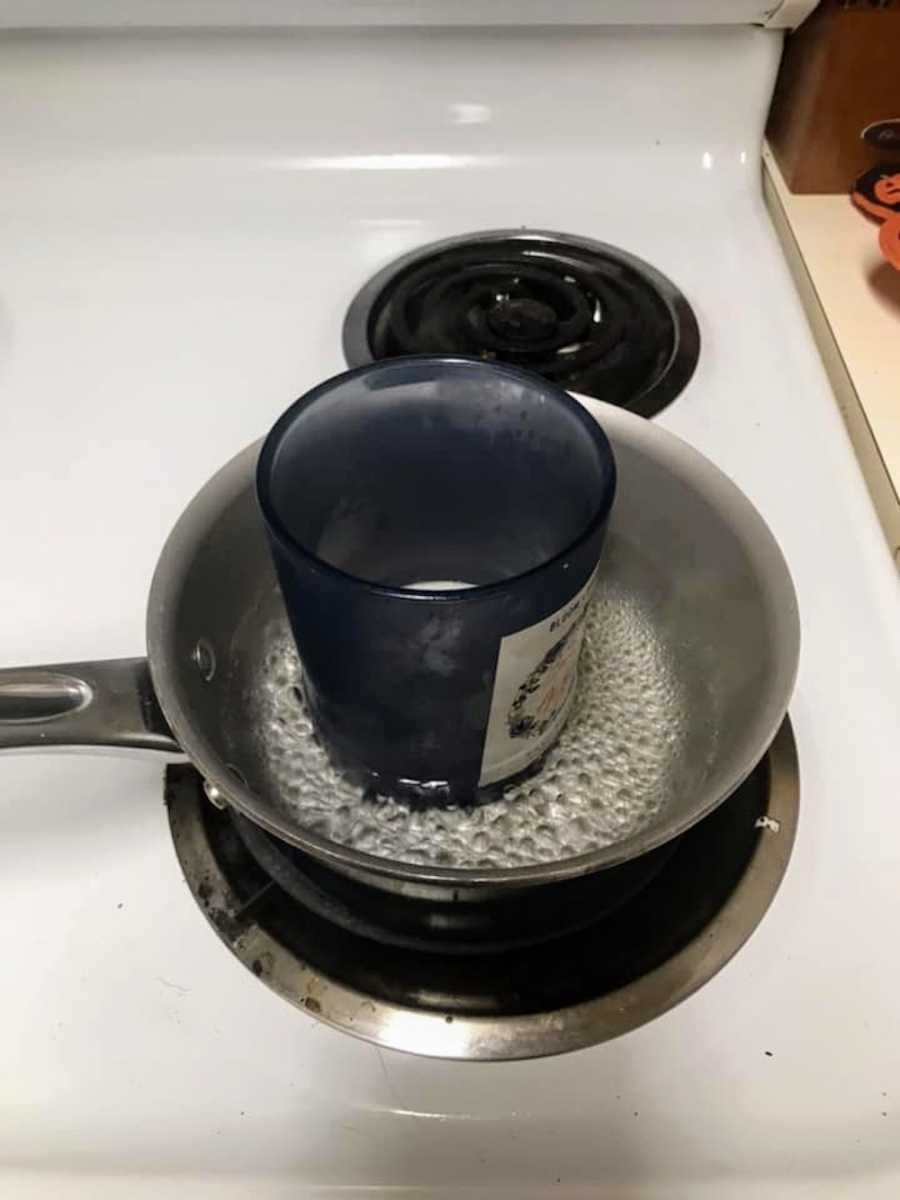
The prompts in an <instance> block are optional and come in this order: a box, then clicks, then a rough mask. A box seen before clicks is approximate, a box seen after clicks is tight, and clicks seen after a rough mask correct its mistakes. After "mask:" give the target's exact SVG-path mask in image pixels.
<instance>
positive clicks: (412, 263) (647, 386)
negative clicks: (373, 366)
mask: <svg viewBox="0 0 900 1200" xmlns="http://www.w3.org/2000/svg"><path fill="white" fill-rule="evenodd" d="M343 341H344V354H345V356H346V358H347V362H348V363H349V364H350V366H352V367H356V366H362V365H363V364H364V363H368V362H372V361H373V360H376V359H382V358H394V357H397V356H398V355H407V354H462V355H466V356H468V357H471V358H480V359H487V360H496V361H499V362H506V363H512V364H514V365H515V366H519V367H524V368H527V369H528V370H531V371H534V372H536V373H537V374H539V375H543V376H544V378H546V379H550V380H553V381H554V382H556V383H558V384H560V385H561V386H562V387H564V388H567V389H568V390H569V391H574V392H580V393H581V394H582V395H586V396H594V397H596V398H597V399H599V400H605V401H607V402H608V403H610V404H616V405H619V406H621V407H624V408H628V409H630V410H631V411H632V412H636V413H639V414H640V415H641V416H646V417H650V416H654V415H655V414H656V413H658V412H660V411H662V409H663V408H665V407H666V405H668V404H669V403H671V401H672V400H673V399H674V398H675V397H676V396H677V395H678V394H679V392H681V391H682V389H683V388H684V387H685V386H686V385H687V383H688V381H689V380H690V378H691V375H692V374H693V372H694V368H695V366H696V363H697V359H698V356H699V353H700V334H699V329H698V327H697V321H696V318H695V317H694V314H693V312H692V310H691V307H690V305H689V304H688V302H687V300H686V299H685V297H684V296H683V295H682V293H681V292H680V291H679V290H678V288H677V287H676V286H675V285H674V284H673V283H672V282H671V280H669V279H667V278H666V277H665V276H664V275H663V274H661V273H660V272H659V271H657V270H656V269H655V268H654V267H652V266H650V265H649V263H646V262H644V261H643V260H642V259H640V258H637V257H636V256H635V255H633V254H629V253H627V252H626V251H624V250H620V249H619V248H618V247H616V246H610V245H607V244H606V243H604V242H597V241H593V240H591V239H589V238H581V237H573V236H571V235H568V234H561V233H547V232H543V231H538V230H528V229H520V230H497V231H491V232H484V233H473V234H469V235H465V236H462V237H455V238H449V239H447V240H446V241H442V242H435V243H432V244H431V245H428V246H423V247H421V248H420V249H418V250H415V251H413V252H412V253H411V254H407V255H405V256H404V257H402V258H400V259H398V260H397V261H396V262H393V263H391V264H389V265H388V266H387V267H386V268H385V269H384V270H383V271H381V272H380V273H379V274H378V275H376V276H375V277H374V278H373V279H371V280H370V281H369V282H368V283H367V284H366V285H365V286H364V287H363V288H362V290H361V291H360V292H359V293H358V295H357V296H356V298H355V299H354V301H353V303H352V304H351V306H350V308H349V310H348V312H347V316H346V319H345V322H344V333H343Z"/></svg>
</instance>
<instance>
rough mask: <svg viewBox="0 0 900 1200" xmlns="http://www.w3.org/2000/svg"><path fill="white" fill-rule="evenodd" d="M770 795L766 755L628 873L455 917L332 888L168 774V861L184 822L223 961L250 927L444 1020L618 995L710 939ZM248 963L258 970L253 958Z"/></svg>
mask: <svg viewBox="0 0 900 1200" xmlns="http://www.w3.org/2000/svg"><path fill="white" fill-rule="evenodd" d="M769 793H770V766H769V760H768V759H766V760H764V761H763V762H762V763H761V764H760V765H759V767H757V769H756V771H755V772H754V773H753V774H752V775H751V776H750V778H749V779H748V780H747V781H746V782H745V783H744V784H743V785H742V786H741V787H740V788H739V789H738V791H737V792H735V793H734V795H733V796H732V797H731V798H730V799H728V800H727V801H726V802H725V803H723V804H722V805H720V806H719V808H717V809H716V810H715V811H714V812H713V813H712V814H711V815H710V816H708V817H706V818H705V819H704V820H703V821H701V822H700V823H699V824H697V825H695V826H694V827H693V828H692V829H691V830H689V831H688V832H687V833H685V834H684V835H682V836H681V837H680V838H679V839H677V842H675V843H673V844H670V845H669V846H667V847H663V848H662V851H659V850H657V851H654V852H653V853H652V854H651V855H649V856H645V858H644V859H641V860H638V861H637V862H635V863H630V864H626V867H627V870H626V867H620V868H614V869H611V870H608V871H605V872H604V871H601V872H598V876H597V877H596V878H593V879H587V880H575V881H570V882H568V883H566V884H557V885H545V886H543V887H541V888H537V889H532V891H531V892H530V893H528V894H522V895H518V896H517V897H516V898H515V900H516V903H515V904H510V903H509V902H503V901H497V900H494V901H491V902H487V903H485V904H481V905H478V904H476V905H475V907H473V908H471V909H469V910H468V911H467V906H468V905H469V904H470V903H471V902H467V901H465V900H462V901H460V902H459V904H458V905H456V906H454V905H435V904H434V903H433V902H426V901H421V900H415V899H411V898H408V897H402V896H390V895H386V894H384V893H382V892H380V891H376V890H375V889H372V888H369V887H366V886H365V885H363V884H357V883H355V882H354V881H353V880H349V879H346V878H343V877H340V876H337V875H336V874H335V873H334V872H333V871H332V870H331V869H329V868H326V867H323V866H322V865H321V864H319V863H315V862H313V861H312V860H310V859H308V858H306V856H304V855H302V854H301V853H300V852H298V851H295V850H293V849H292V848H290V847H288V846H286V845H285V844H284V843H281V842H278V841H277V840H276V839H274V838H271V837H270V835H268V834H265V833H262V832H261V831H259V830H256V829H255V828H254V827H251V826H247V824H246V823H245V822H244V821H243V820H242V819H241V818H239V817H235V816H233V815H231V814H230V813H228V812H227V811H220V810H218V809H216V808H214V807H213V806H212V805H210V804H208V803H206V802H204V801H203V799H202V783H201V781H200V777H199V776H198V775H197V774H196V773H195V772H194V771H193V770H192V769H191V768H184V767H181V768H170V771H169V774H168V803H169V806H170V818H171V821H172V827H173V833H174V835H175V840H176V846H178V847H179V854H180V856H181V858H182V863H183V865H185V869H186V871H187V870H188V864H187V862H186V856H185V854H184V853H183V852H182V848H181V846H180V845H179V842H180V841H184V840H185V839H186V838H188V836H190V837H191V838H194V839H195V840H196V836H197V834H198V831H197V830H196V829H194V830H193V831H192V832H190V833H189V832H188V830H187V824H186V823H188V822H190V821H194V822H195V823H196V822H199V823H200V824H201V825H202V831H200V832H202V841H203V843H204V846H203V852H204V854H205V853H206V851H207V850H208V851H209V853H210V854H211V858H212V860H214V863H215V866H216V868H217V869H218V871H219V872H220V873H221V876H222V877H224V880H225V881H226V882H227V893H228V911H227V912H226V911H225V909H224V908H223V905H222V899H221V896H216V895H215V894H214V892H215V889H214V888H213V886H212V885H211V884H210V883H208V882H205V881H204V880H203V879H199V880H198V879H193V878H189V883H190V884H191V887H192V889H193V890H194V892H195V895H197V897H198V899H199V900H200V903H201V904H202V905H203V906H204V907H205V908H206V910H207V915H208V916H209V917H210V919H211V920H212V921H213V923H214V924H216V926H217V928H218V931H219V933H220V934H221V935H222V936H223V937H224V938H225V939H226V940H228V941H229V942H230V943H231V944H232V947H233V948H234V949H235V951H236V952H238V953H240V952H241V951H240V949H239V945H238V943H240V941H241V939H242V937H243V936H244V933H245V932H246V930H247V928H248V927H249V926H254V927H256V929H257V930H262V931H263V932H264V933H265V934H266V935H268V938H270V939H271V940H272V941H273V942H274V943H277V945H278V946H280V947H281V948H283V950H284V951H285V952H286V953H287V954H288V955H290V956H292V957H293V958H294V959H296V960H297V961H298V962H300V963H302V964H304V966H305V967H308V968H311V969H312V970H313V971H315V972H317V973H319V974H320V975H321V976H322V977H325V978H327V979H328V980H331V981H335V982H337V983H339V984H341V985H343V986H344V987H345V988H348V989H352V990H353V991H354V992H356V993H360V994H362V995H364V996H367V997H372V998H373V999H377V1000H378V1001H383V1002H386V1003H389V1004H392V1005H400V1006H402V1007H403V1008H404V1009H416V1010H420V1011H426V1012H429V1011H430V1012H439V1013H442V1014H446V1015H447V1017H448V1018H449V1017H455V1016H457V1015H465V1014H469V1015H477V1016H485V1015H498V1016H511V1015H515V1014H530V1013H542V1012H547V1011H552V1010H559V1009H563V1008H567V1007H568V1006H571V1005H577V1004H580V1003H582V1002H585V1001H588V1000H594V999H596V998H597V997H601V996H604V995H606V994H608V993H611V992H615V991H618V990H619V989H622V988H624V987H626V986H628V985H630V984H632V983H634V982H635V981H637V980H639V979H641V977H643V976H646V975H647V974H648V973H649V972H652V971H654V969H655V968H657V967H659V966H660V965H661V964H663V963H666V962H667V961H668V960H670V959H672V958H673V956H675V955H677V954H678V953H679V952H680V951H682V949H683V948H684V947H686V946H687V945H688V944H689V943H691V942H692V940H694V939H696V938H697V937H698V935H699V934H700V933H701V932H702V931H703V930H704V929H706V928H707V927H709V925H710V923H711V922H712V921H713V918H714V917H715V916H716V914H717V913H718V912H719V911H720V910H721V909H722V907H723V905H725V904H726V902H727V901H728V900H729V897H730V896H731V895H732V893H733V892H734V890H735V887H736V886H737V885H738V883H739V882H740V881H741V879H742V877H743V876H744V873H745V871H746V870H747V867H748V864H749V863H750V862H751V861H752V860H753V858H754V855H755V852H756V850H757V846H758V843H759V840H760V837H761V827H764V826H765V822H764V821H763V818H765V817H766V813H767V810H768V802H769ZM763 836H765V834H763ZM782 869H783V868H782ZM617 873H618V874H617ZM601 877H603V878H601ZM778 878H780V872H779V874H778ZM516 909H518V915H517V914H516ZM448 910H450V911H448ZM425 941H427V942H428V945H427V949H426V947H425V946H424V945H423V942H425ZM249 965H251V966H253V967H254V969H255V970H257V973H263V970H264V967H265V964H263V963H262V962H261V961H260V960H256V961H254V962H251V963H250V964H249Z"/></svg>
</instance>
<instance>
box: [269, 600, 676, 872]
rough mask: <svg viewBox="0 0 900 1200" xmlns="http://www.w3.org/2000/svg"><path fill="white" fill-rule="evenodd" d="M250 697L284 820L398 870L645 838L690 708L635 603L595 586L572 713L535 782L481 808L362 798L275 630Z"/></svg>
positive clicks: (558, 853) (513, 860) (665, 791)
mask: <svg viewBox="0 0 900 1200" xmlns="http://www.w3.org/2000/svg"><path fill="white" fill-rule="evenodd" d="M267 644H268V645H269V647H270V650H269V652H268V653H267V655H266V656H265V658H264V659H263V661H262V662H261V664H260V674H259V678H258V679H257V681H256V685H257V686H255V687H254V689H253V697H254V703H255V704H256V705H257V712H256V713H255V714H254V715H255V716H256V717H257V718H258V725H257V727H258V728H259V729H260V731H261V741H262V751H263V753H262V758H263V762H264V766H265V769H266V772H267V778H266V780H265V784H266V791H267V793H269V794H271V795H273V796H276V797H277V798H278V802H279V804H280V808H281V811H282V814H283V816H285V817H288V818H289V819H290V820H291V821H292V822H293V823H295V824H296V825H298V826H301V827H303V828H305V829H307V830H315V832H317V833H319V834H320V835H321V836H323V837H327V838H329V839H331V840H332V841H334V842H338V843H340V844H342V845H345V846H351V847H353V848H355V849H357V850H365V851H367V852H368V853H370V854H375V855H378V856H379V857H383V858H390V859H395V860H398V861H402V862H409V863H419V864H424V865H428V864H430V865H435V866H454V867H482V868H484V867H489V866H490V867H512V866H523V865H526V864H530V863H541V862H555V861H559V860H560V859H562V858H567V857H570V856H573V855H579V854H585V853H587V852H588V851H590V850H595V849H599V848H601V847H603V846H607V845H609V844H611V843H613V842H617V841H621V840H622V839H624V838H627V837H630V836H632V835H633V834H636V833H639V832H640V830H641V829H643V828H644V827H645V826H646V825H648V824H649V823H650V822H651V821H652V820H653V818H654V817H655V816H656V815H657V813H658V812H659V811H660V809H661V808H662V806H663V805H664V804H665V802H666V799H667V797H668V795H670V794H671V790H672V783H673V780H674V779H675V778H676V777H677V776H678V775H679V774H680V773H683V771H684V753H685V740H686V733H685V731H686V730H687V728H688V722H687V721H686V710H687V698H686V695H685V692H684V689H683V687H682V685H681V683H680V680H679V677H678V673H677V671H676V669H675V666H674V664H673V662H672V659H671V656H670V654H669V652H668V651H667V649H666V647H665V646H664V645H663V644H662V642H661V641H660V638H659V635H658V633H657V631H656V628H655V626H654V621H653V616H652V613H650V612H649V611H648V610H647V609H646V608H645V607H643V606H642V601H641V598H640V595H639V594H638V593H634V592H630V591H626V590H624V589H623V588H622V587H621V585H617V584H616V583H615V582H614V581H613V582H607V581H603V580H601V584H600V586H599V587H598V590H597V593H596V597H595V601H594V603H593V604H592V606H591V610H590V613H589V616H588V620H587V624H586V636H585V645H584V652H583V656H582V659H581V666H580V677H579V683H578V692H577V695H576V700H575V704H574V705H573V708H572V714H571V716H570V718H569V721H568V723H567V725H566V727H565V729H564V730H563V733H562V735H561V737H560V739H559V741H558V742H557V744H556V745H555V746H554V747H553V748H552V749H551V750H550V752H549V753H548V755H547V757H546V759H545V760H544V763H543V765H542V768H541V770H540V772H539V773H538V774H537V775H535V776H532V777H531V778H529V779H527V780H525V781H524V782H519V783H516V784H510V785H507V786H506V787H505V788H504V789H503V790H502V793H501V794H500V796H499V798H498V799H496V800H493V801H492V802H491V803H489V804H485V805H482V806H481V807H479V808H474V809H463V808H456V809H449V810H441V809H430V810H425V811H419V810H411V809H409V808H408V807H407V806H406V805H405V804H403V803H401V802H399V801H396V800H392V799H388V798H385V797H381V796H372V795H367V794H366V793H364V791H363V790H362V789H361V788H360V787H358V786H357V785H355V784H353V783H351V782H350V781H348V780H347V779H345V778H344V777H342V776H341V775H340V774H338V772H336V771H335V770H334V768H333V767H332V766H331V764H330V763H329V761H328V758H327V756H326V755H325V752H324V751H323V750H322V748H321V747H320V746H319V745H318V743H317V741H316V740H315V739H314V735H313V729H312V724H311V722H310V718H309V714H308V712H307V710H306V706H305V702H304V699H303V692H302V680H301V674H300V666H299V663H298V661H297V655H296V651H295V649H294V645H293V642H292V640H291V637H290V634H289V633H288V630H287V627H286V626H284V625H276V626H274V627H273V628H272V629H271V630H270V631H269V635H268V638H267Z"/></svg>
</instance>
